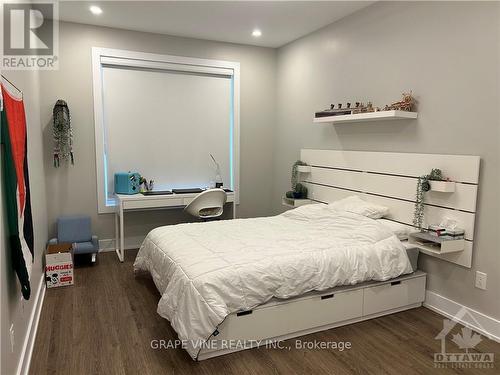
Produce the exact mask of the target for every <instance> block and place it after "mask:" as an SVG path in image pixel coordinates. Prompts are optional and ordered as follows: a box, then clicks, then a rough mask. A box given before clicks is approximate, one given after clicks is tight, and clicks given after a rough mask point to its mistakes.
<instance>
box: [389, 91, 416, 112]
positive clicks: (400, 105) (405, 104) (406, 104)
mask: <svg viewBox="0 0 500 375" xmlns="http://www.w3.org/2000/svg"><path fill="white" fill-rule="evenodd" d="M402 95H403V99H402V100H400V101H399V102H394V103H392V104H391V105H386V106H385V108H384V111H394V110H396V111H407V112H411V110H412V109H413V106H414V105H415V100H414V99H413V96H412V92H411V91H410V92H408V93H406V92H404V93H403V94H402Z"/></svg>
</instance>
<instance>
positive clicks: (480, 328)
mask: <svg viewBox="0 0 500 375" xmlns="http://www.w3.org/2000/svg"><path fill="white" fill-rule="evenodd" d="M424 306H425V307H427V308H428V309H430V310H432V311H435V312H437V313H438V314H441V315H444V316H446V317H447V318H454V317H455V315H456V314H457V313H458V312H459V311H460V310H461V309H463V308H465V309H466V310H467V314H465V315H464V316H463V317H462V318H460V319H455V320H457V321H458V322H459V323H460V324H463V325H464V326H466V327H469V328H471V329H473V330H474V331H477V332H479V333H480V334H482V335H483V336H486V337H488V338H490V339H491V340H494V341H497V342H500V320H497V319H495V318H492V317H491V316H488V315H485V314H483V313H481V312H479V311H476V310H474V309H471V308H469V307H467V306H464V305H462V304H460V303H458V302H455V301H453V300H451V299H448V298H446V297H443V296H441V295H439V294H437V293H435V292H432V291H430V290H427V291H426V292H425V301H424Z"/></svg>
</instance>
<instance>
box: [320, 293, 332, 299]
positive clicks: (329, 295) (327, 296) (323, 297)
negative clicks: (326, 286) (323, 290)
mask: <svg viewBox="0 0 500 375" xmlns="http://www.w3.org/2000/svg"><path fill="white" fill-rule="evenodd" d="M334 295H335V294H325V295H324V296H321V299H330V298H333V296H334Z"/></svg>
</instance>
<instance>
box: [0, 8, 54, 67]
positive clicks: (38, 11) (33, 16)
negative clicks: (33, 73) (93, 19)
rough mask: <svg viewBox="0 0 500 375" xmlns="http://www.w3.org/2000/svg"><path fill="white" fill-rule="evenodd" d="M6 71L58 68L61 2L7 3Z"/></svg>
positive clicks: (4, 63) (4, 26)
mask: <svg viewBox="0 0 500 375" xmlns="http://www.w3.org/2000/svg"><path fill="white" fill-rule="evenodd" d="M2 6H3V9H2V10H3V18H2V21H3V23H2V30H3V38H2V43H3V48H2V52H3V54H2V61H1V68H2V69H14V70H36V69H45V70H47V69H57V52H58V51H57V50H58V36H59V32H58V30H59V25H58V22H57V16H58V12H57V10H58V9H57V3H55V2H51V1H44V2H36V3H31V2H3V4H2Z"/></svg>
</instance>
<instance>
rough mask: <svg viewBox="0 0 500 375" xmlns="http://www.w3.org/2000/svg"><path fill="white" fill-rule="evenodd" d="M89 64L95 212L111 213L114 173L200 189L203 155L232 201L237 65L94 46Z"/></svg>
mask: <svg viewBox="0 0 500 375" xmlns="http://www.w3.org/2000/svg"><path fill="white" fill-rule="evenodd" d="M93 68H94V111H95V114H94V115H95V132H96V134H95V136H96V163H97V188H98V208H99V213H105V212H112V211H113V206H114V204H115V202H114V182H113V181H114V178H113V176H114V173H115V172H127V171H134V172H139V173H141V175H143V176H144V177H146V178H148V179H154V180H155V188H156V189H172V188H179V187H198V186H201V187H203V186H208V185H209V183H210V182H211V181H213V180H214V177H215V167H214V164H213V161H212V160H211V158H210V156H209V154H213V155H214V157H215V158H216V160H217V162H218V163H219V164H220V167H221V175H222V179H223V182H224V185H225V186H227V187H230V188H231V189H233V190H234V191H235V194H236V201H237V202H238V175H239V174H238V165H239V163H238V144H239V142H238V139H239V136H238V134H239V132H238V123H239V110H238V109H239V106H238V103H239V64H238V63H232V62H224V61H214V60H201V59H193V58H183V57H178V56H164V55H151V54H143V53H135V52H128V51H116V50H108V49H98V48H94V49H93Z"/></svg>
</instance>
